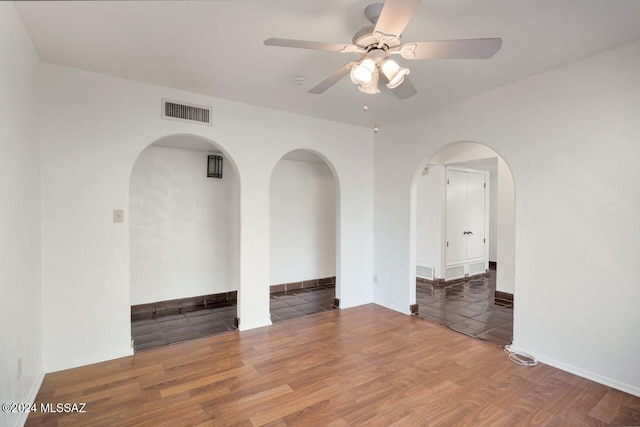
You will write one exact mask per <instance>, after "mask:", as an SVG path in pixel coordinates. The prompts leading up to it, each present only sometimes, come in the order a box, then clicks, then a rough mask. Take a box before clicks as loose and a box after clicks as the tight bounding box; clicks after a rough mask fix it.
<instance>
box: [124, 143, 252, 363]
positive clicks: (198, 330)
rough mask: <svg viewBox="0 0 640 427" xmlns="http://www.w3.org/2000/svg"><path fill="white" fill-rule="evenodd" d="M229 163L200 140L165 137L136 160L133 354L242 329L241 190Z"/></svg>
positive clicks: (133, 178)
mask: <svg viewBox="0 0 640 427" xmlns="http://www.w3.org/2000/svg"><path fill="white" fill-rule="evenodd" d="M229 160H230V159H229V158H228V156H227V155H225V154H223V152H222V150H221V148H220V147H219V146H217V145H216V144H215V143H213V142H211V141H208V140H205V139H203V138H200V137H196V136H193V135H173V136H168V137H165V138H162V139H160V140H158V141H156V142H154V143H153V144H151V145H149V146H148V147H146V148H145V149H144V150H143V151H142V152H141V153H140V155H139V156H138V158H137V159H136V162H135V164H134V166H133V168H132V171H131V178H130V182H129V231H130V232H129V246H130V283H131V288H130V292H131V331H132V339H133V342H134V351H140V350H144V349H148V348H154V347H159V346H163V345H168V344H172V343H174V342H179V341H185V340H188V339H193V338H199V337H204V336H209V335H214V334H218V333H223V332H228V331H232V330H236V329H237V328H236V324H235V323H236V321H235V319H236V317H237V310H236V306H237V292H238V287H239V189H240V185H239V176H238V173H237V170H236V168H235V166H234V165H233V162H232V161H229ZM215 166H217V167H218V169H219V168H220V166H221V170H217V171H212V170H210V168H213V167H215ZM212 172H215V173H212Z"/></svg>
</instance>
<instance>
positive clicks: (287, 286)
mask: <svg viewBox="0 0 640 427" xmlns="http://www.w3.org/2000/svg"><path fill="white" fill-rule="evenodd" d="M335 284H336V277H335V276H332V277H323V278H320V279H311V280H304V281H301V282H291V283H280V284H278V285H271V287H270V293H272V294H275V293H277V292H285V291H296V290H299V289H309V288H317V287H318V286H326V285H335Z"/></svg>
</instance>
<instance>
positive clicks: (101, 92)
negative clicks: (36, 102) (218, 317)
mask: <svg viewBox="0 0 640 427" xmlns="http://www.w3.org/2000/svg"><path fill="white" fill-rule="evenodd" d="M41 78H42V150H43V158H46V159H47V161H46V162H43V167H42V181H43V197H42V212H43V218H44V219H43V230H42V233H43V234H42V257H43V260H42V261H43V262H42V269H43V270H42V274H43V298H44V299H45V300H46V301H47V304H46V305H45V306H44V307H43V318H44V319H43V320H44V334H43V336H44V363H45V369H46V370H47V371H53V370H58V369H63V368H69V367H73V366H78V365H83V364H87V363H91V362H95V361H100V360H105V359H110V358H114V357H118V356H122V355H126V354H130V353H131V347H130V309H129V306H130V303H131V298H130V281H129V224H128V220H127V218H128V213H129V178H130V174H131V170H132V167H133V164H134V162H135V160H136V159H137V158H138V155H139V154H140V152H142V150H143V149H144V148H145V147H146V146H147V145H149V144H151V143H152V142H154V141H156V140H158V139H160V138H162V137H165V136H167V135H181V134H192V135H197V136H198V137H200V138H204V139H207V140H209V141H213V142H215V143H216V144H217V145H218V146H219V147H220V148H221V149H222V151H223V152H224V153H225V156H226V159H227V160H228V161H230V162H232V163H233V164H234V165H235V166H236V171H237V172H238V180H239V183H240V221H239V223H240V246H239V251H240V260H241V261H240V267H239V275H240V279H239V285H240V286H239V294H240V295H239V301H238V303H239V305H238V315H239V317H240V322H241V323H240V328H241V329H249V328H253V327H259V326H263V325H268V324H270V317H269V247H270V245H269V198H270V196H269V189H270V188H269V183H270V179H271V173H272V171H273V169H274V167H275V165H276V163H277V162H278V161H279V160H280V158H282V156H283V155H284V154H286V153H288V152H290V151H293V150H295V149H309V150H314V151H317V152H319V153H321V154H322V155H323V156H324V157H325V158H326V159H327V160H328V162H329V163H330V164H331V167H332V168H333V170H334V171H335V172H336V176H337V181H338V186H339V188H340V200H339V204H338V206H339V207H338V217H339V221H338V223H339V224H340V230H339V235H340V237H341V239H340V240H339V243H338V253H339V259H340V262H339V263H338V265H337V271H336V274H337V276H338V285H337V287H336V292H337V294H338V295H337V297H338V298H340V302H341V305H343V306H344V307H350V306H354V305H359V304H363V303H368V302H371V300H372V289H371V282H372V270H373V268H372V256H373V249H372V228H373V216H372V204H373V186H372V181H373V146H372V138H371V131H370V130H369V129H362V128H357V127H354V126H348V125H343V124H338V123H332V122H327V121H323V120H318V119H313V118H309V117H305V116H299V115H295V114H290V113H284V112H279V111H275V110H269V109H266V108H262V107H255V106H250V105H245V104H240V103H236V102H230V101H226V100H222V99H215V98H210V97H206V96H201V95H196V94H193V93H187V92H182V91H177V90H173V89H168V88H162V87H158V86H153V85H148V84H142V83H137V82H133V81H128V80H124V79H118V78H113V77H108V76H105V75H101V74H97V73H91V72H86V71H81V70H77V69H72V68H67V67H62V66H57V65H50V64H43V66H42V76H41ZM162 97H166V98H169V99H176V100H182V101H185V102H190V103H194V104H199V105H212V106H213V125H212V126H205V125H199V124H189V123H182V122H178V121H172V120H162V119H161V118H160V100H161V98H162ZM114 209H124V210H125V223H124V224H114V223H113V210H114ZM96 304H98V306H96Z"/></svg>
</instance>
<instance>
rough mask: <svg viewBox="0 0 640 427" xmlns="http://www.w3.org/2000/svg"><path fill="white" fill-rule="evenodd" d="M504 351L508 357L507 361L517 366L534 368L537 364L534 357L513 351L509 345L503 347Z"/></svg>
mask: <svg viewBox="0 0 640 427" xmlns="http://www.w3.org/2000/svg"><path fill="white" fill-rule="evenodd" d="M504 351H505V353H507V354H508V355H509V359H511V361H512V362H513V363H517V364H518V365H522V366H536V365H537V364H538V361H537V360H536V358H535V357H533V356H532V355H530V354H529V353H525V352H523V351H516V350H513V349H512V348H511V345H510V344H508V345H505V346H504Z"/></svg>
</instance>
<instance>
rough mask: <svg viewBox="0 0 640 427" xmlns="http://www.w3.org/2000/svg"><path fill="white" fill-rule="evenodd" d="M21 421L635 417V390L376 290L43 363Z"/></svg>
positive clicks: (634, 420)
mask: <svg viewBox="0 0 640 427" xmlns="http://www.w3.org/2000/svg"><path fill="white" fill-rule="evenodd" d="M40 402H44V403H54V404H55V403H59V402H68V403H74V402H75V403H81V402H82V403H86V407H85V410H86V413H70V414H65V413H50V414H42V413H40V412H38V413H32V414H30V416H29V419H28V421H27V425H41V424H42V425H60V426H80V425H92V426H101V425H104V426H131V425H140V426H164V425H171V426H174V425H184V426H196V425H203V426H225V425H234V426H235V425H242V426H244V425H246V426H251V425H270V426H289V425H296V426H301V425H302V426H310V425H319V426H345V425H363V424H366V425H373V426H387V425H397V426H427V425H429V426H430V425H434V426H436V425H442V426H451V425H473V426H477V425H491V426H498V425H505V426H516V425H540V426H543V425H548V426H551V425H553V426H569V425H607V424H611V425H627V426H629V425H640V398H637V397H633V396H631V395H628V394H626V393H622V392H620V391H617V390H614V389H611V388H608V387H605V386H602V385H599V384H596V383H594V382H591V381H588V380H586V379H582V378H580V377H577V376H574V375H571V374H568V373H566V372H563V371H560V370H557V369H555V368H551V367H549V366H545V365H538V366H536V367H532V368H529V367H523V366H518V365H515V364H513V363H512V362H511V361H509V359H508V358H507V356H506V354H505V353H504V352H503V351H502V349H500V348H498V347H495V346H494V345H490V344H487V343H484V342H481V341H479V340H475V339H473V338H470V337H468V336H465V335H462V334H459V333H456V332H453V331H450V330H448V329H446V328H444V327H442V326H439V325H434V324H430V323H427V322H425V321H423V320H422V319H420V318H417V317H410V316H405V315H402V314H399V313H396V312H394V311H391V310H387V309H385V308H382V307H379V306H376V305H373V304H370V305H366V306H361V307H356V308H351V309H346V310H335V311H327V312H324V313H319V314H314V315H310V316H305V317H300V318H296V319H292V320H287V321H283V322H279V323H277V324H274V325H273V326H270V327H266V328H260V329H256V330H252V331H245V332H230V333H227V334H224V335H218V336H214V337H208V338H202V339H199V340H193V341H189V342H185V343H179V344H175V345H171V346H168V347H162V348H158V349H152V350H148V351H145V352H141V353H139V354H136V355H134V356H130V357H125V358H121V359H117V360H113V361H108V362H103V363H98V364H95V365H90V366H85V367H81V368H76V369H71V370H67V371H62V372H56V373H52V374H47V375H46V377H45V379H44V382H43V384H42V387H41V389H40V391H39V393H38V396H37V400H36V403H37V404H38V406H39V404H40Z"/></svg>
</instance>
